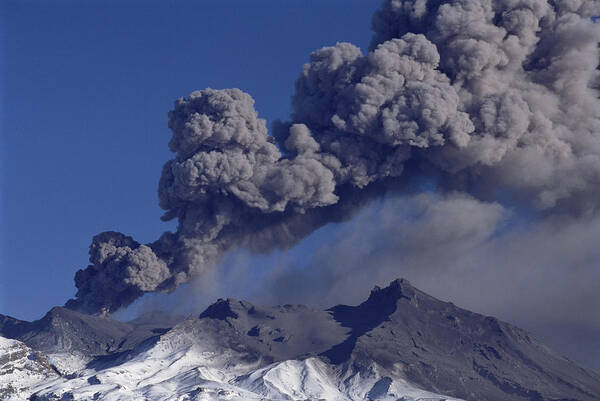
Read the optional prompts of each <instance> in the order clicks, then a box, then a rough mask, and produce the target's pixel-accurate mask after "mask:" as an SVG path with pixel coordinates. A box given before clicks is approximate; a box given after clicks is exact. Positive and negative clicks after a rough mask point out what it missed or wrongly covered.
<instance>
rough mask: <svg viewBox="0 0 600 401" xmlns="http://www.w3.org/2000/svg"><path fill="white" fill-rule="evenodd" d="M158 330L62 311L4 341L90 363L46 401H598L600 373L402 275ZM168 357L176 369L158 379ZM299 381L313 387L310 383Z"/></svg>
mask: <svg viewBox="0 0 600 401" xmlns="http://www.w3.org/2000/svg"><path fill="white" fill-rule="evenodd" d="M163 320H164V317H163ZM152 327H154V328H155V329H151V328H152ZM156 327H157V325H156V324H153V323H152V318H151V317H149V318H146V319H141V318H140V319H138V320H137V323H135V324H132V323H131V322H128V323H123V322H115V321H113V320H112V319H110V318H107V317H99V316H90V315H83V314H81V313H79V312H75V311H70V310H65V308H53V309H52V310H51V311H50V312H49V313H48V314H46V315H45V316H44V318H42V319H40V320H38V321H35V322H31V323H27V322H22V321H18V320H16V319H12V318H7V317H0V335H5V334H6V333H8V334H11V333H12V334H20V338H21V339H22V340H23V341H24V342H25V343H26V344H31V345H33V346H36V347H38V348H40V350H41V351H45V352H52V353H57V352H75V351H76V352H82V353H83V354H85V355H86V356H87V357H88V358H89V359H88V360H87V364H86V367H85V368H79V369H78V370H77V374H76V375H75V376H77V377H79V378H82V377H83V378H85V377H87V379H86V380H83V379H81V380H80V379H77V378H72V379H69V378H68V377H66V376H64V377H62V378H60V379H57V384H53V385H52V386H49V387H46V388H36V389H35V394H36V397H38V398H37V399H39V400H54V399H59V398H60V397H62V396H63V395H64V394H66V393H69V394H71V395H69V397H71V396H72V397H74V398H73V399H85V398H77V397H83V394H88V393H89V391H91V389H96V390H98V389H100V387H102V386H104V387H102V388H103V389H104V390H102V391H108V390H107V388H109V387H110V388H111V390H110V391H109V393H111V394H113V393H114V392H115V391H116V392H117V393H118V394H121V393H120V392H122V393H123V398H117V399H135V398H131V397H134V395H135V394H138V393H139V392H145V391H146V392H147V391H150V390H151V391H159V392H161V391H164V389H162V387H161V386H162V385H163V384H161V383H171V384H172V385H173V386H175V387H176V388H178V390H177V391H178V392H181V394H184V393H185V394H187V395H186V397H190V398H188V399H204V398H198V397H200V396H199V395H198V394H200V393H197V395H198V397H197V398H193V397H192V396H191V395H190V394H191V393H192V392H193V391H196V390H190V388H191V387H190V386H191V385H192V384H193V383H196V382H198V383H205V385H206V386H208V387H206V389H207V390H206V391H209V393H210V394H213V393H214V398H209V399H215V400H220V399H228V398H227V397H224V396H221V395H219V392H220V391H225V392H230V393H231V394H234V395H232V397H234V398H233V399H237V398H235V397H239V399H254V398H252V397H255V396H256V397H258V398H256V399H260V397H271V398H273V399H278V397H280V398H281V397H282V398H281V399H294V400H295V399H298V400H301V399H307V398H308V399H313V398H311V397H313V396H315V397H316V396H319V394H320V395H321V396H323V397H321V398H323V399H326V400H328V399H332V400H355V399H356V400H358V399H373V400H375V399H382V400H383V399H385V400H387V399H390V400H392V399H394V400H396V399H399V398H398V397H396V396H398V394H399V392H404V393H403V394H428V395H431V394H434V395H435V394H438V395H441V394H443V395H444V396H443V397H446V398H448V399H450V398H452V399H462V400H489V401H511V400H514V401H556V400H579V401H597V400H600V396H598V394H600V375H598V374H597V373H595V372H593V371H588V370H586V369H584V368H582V367H580V366H578V365H577V364H575V363H574V362H572V361H570V360H568V359H566V358H564V357H561V356H560V355H558V354H556V353H554V352H553V351H551V350H549V349H548V348H547V347H545V346H544V345H543V344H541V343H540V342H538V341H537V340H536V339H535V338H533V336H531V335H530V334H529V333H527V332H526V331H524V330H521V329H519V328H517V327H516V326H513V325H510V324H509V323H505V322H502V321H500V320H498V319H496V318H494V317H490V316H484V315H481V314H477V313H474V312H470V311H468V310H465V309H462V308H459V307H457V306H455V305H454V304H452V303H450V302H444V301H441V300H439V299H437V298H435V297H432V296H431V295H428V294H426V293H425V292H423V291H421V290H419V289H417V288H415V287H413V286H412V285H411V284H410V282H408V281H407V280H405V279H398V280H394V281H392V282H391V283H390V284H389V285H388V286H386V287H383V288H381V287H375V288H374V289H373V290H372V291H371V293H370V295H369V297H368V298H367V299H366V300H365V301H364V302H362V303H360V304H358V305H355V306H348V305H336V306H334V307H332V308H329V309H326V310H318V309H314V308H310V307H307V306H304V305H290V304H288V305H279V306H273V307H263V306H258V305H254V304H252V303H250V302H247V301H242V300H237V299H234V298H227V299H219V300H217V301H216V302H214V303H213V304H211V305H210V306H208V307H207V308H206V309H205V310H204V311H203V312H202V313H200V314H199V315H195V316H189V317H188V318H186V319H185V320H183V321H181V322H179V323H177V324H175V325H174V326H172V327H170V328H166V327H163V328H161V329H158V331H156ZM23 328H26V329H27V330H23ZM34 329H35V330H34ZM95 329H99V331H98V332H97V333H94V334H93V335H92V336H91V337H90V338H88V340H90V341H91V342H93V343H94V344H95V346H91V345H89V344H85V339H86V338H83V339H81V338H80V340H82V341H83V343H79V342H77V341H74V340H73V338H70V337H73V336H79V337H81V335H82V334H83V335H87V333H89V332H90V331H93V330H95ZM136 330H137V331H136ZM153 330H154V331H153ZM133 333H137V334H136V335H134V334H133ZM56 336H58V339H57V337H56ZM60 336H62V337H60ZM17 339H18V338H17ZM67 340H70V341H67ZM107 346H108V348H106V347H107ZM61 347H62V348H61ZM32 348H33V347H32ZM42 348H43V349H42ZM165 361H171V362H169V364H170V365H169V366H171V367H170V368H169V369H167V370H166V371H164V372H162V373H160V375H164V376H165V378H164V380H162V381H159V382H156V383H155V382H154V381H153V380H154V379H153V377H155V376H156V375H158V374H159V371H156V369H159V366H164V363H165ZM140 366H142V367H143V368H142V367H140ZM160 369H163V368H160ZM116 370H119V371H123V372H127V373H126V376H127V377H129V376H131V380H134V379H133V378H134V377H135V378H136V379H135V380H137V381H138V382H139V383H149V384H147V386H150V387H144V388H127V389H124V387H123V386H125V387H128V386H127V382H122V383H121V382H119V381H118V380H117V379H116V378H115V376H114V373H112V372H114V371H116ZM143 372H145V373H143ZM152 372H155V373H152ZM150 374H151V375H150ZM147 375H150V376H147ZM298 375H300V376H302V375H305V376H306V377H308V378H309V379H307V380H308V382H310V383H312V384H310V386H308V387H307V386H306V385H305V384H306V383H304V382H303V381H302V380H300V379H299V376H298ZM184 378H185V380H184ZM88 379H89V380H88ZM115 380H117V381H116V382H115ZM119 380H120V379H119ZM182 380H183V381H182ZM298 380H300V381H298ZM273 381H274V382H276V383H278V384H277V385H274V384H273V383H274V382H273ZM184 382H185V385H184ZM308 382H307V383H308ZM94 383H95V384H94ZM99 383H104V384H102V385H101V384H99ZM111 383H112V384H111ZM119 383H121V384H119ZM173 383H178V384H173ZM269 383H271V384H269ZM117 385H118V386H117ZM107 386H108V387H107ZM119 386H121V387H119ZM273 386H274V387H273ZM290 386H291V387H290ZM122 387H123V388H122ZM149 389H150V390H149ZM188 390H189V391H188ZM213 390H214V391H213ZM102 391H100V393H99V394H100V395H99V396H98V397H103V395H102V394H104V393H102ZM211 391H212V392H211ZM106 394H108V393H106ZM144 394H145V393H144ZM161 394H163V393H161ZM181 394H180V395H181ZM235 394H237V395H235ZM294 394H296V395H294ZM300 394H301V395H302V397H304V396H306V397H305V398H302V397H300ZM59 395H60V397H59ZM138 395H139V394H138ZM53 397H55V398H53ZM56 397H58V398H56ZM107 397H108V396H107ZM127 397H130V398H127ZM161 397H162V396H161ZM219 397H220V398H219ZM294 397H300V398H294ZM328 397H329V398H328ZM365 397H366V398H365ZM394 397H396V398H394ZM440 397H442V396H440ZM99 399H104V398H99ZM106 399H107V400H108V399H112V398H106ZM152 399H154V398H152ZM157 399H165V400H167V399H169V400H170V399H171V398H168V397H167V396H164V397H163V398H157ZM173 399H174V398H173ZM406 399H410V398H406ZM440 399H441V398H440Z"/></svg>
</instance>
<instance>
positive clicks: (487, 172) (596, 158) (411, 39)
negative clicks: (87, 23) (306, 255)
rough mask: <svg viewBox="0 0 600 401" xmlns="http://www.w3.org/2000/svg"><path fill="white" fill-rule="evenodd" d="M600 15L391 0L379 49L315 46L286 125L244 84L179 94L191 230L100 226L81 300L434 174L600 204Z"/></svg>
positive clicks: (107, 298)
mask: <svg viewBox="0 0 600 401" xmlns="http://www.w3.org/2000/svg"><path fill="white" fill-rule="evenodd" d="M599 13H600V1H598V0H593V1H590V0H587V1H578V0H571V1H554V0H497V1H492V0H454V1H440V0H436V1H434V0H430V1H427V0H410V1H409V0H388V1H385V2H384V3H383V5H382V6H381V8H380V9H379V10H378V11H377V12H376V14H375V15H374V17H373V30H374V32H375V35H374V37H373V41H372V44H371V50H370V52H369V53H368V54H367V55H363V54H362V53H361V51H360V49H358V48H357V47H356V46H354V45H352V44H349V43H338V44H337V45H336V46H333V47H325V48H323V49H320V50H318V51H316V52H314V53H313V54H311V57H310V62H309V63H308V64H306V65H305V66H304V67H303V71H302V73H301V75H300V77H299V78H298V80H297V81H296V91H295V94H294V96H293V98H292V106H293V114H292V116H291V121H289V122H279V123H277V124H275V125H274V127H273V134H272V135H269V134H268V132H267V129H266V124H265V121H264V120H262V119H260V118H258V116H257V113H256V111H255V109H254V102H253V100H252V98H251V97H250V96H249V95H248V94H245V93H243V92H241V91H240V90H238V89H228V90H212V89H206V90H203V91H197V92H193V93H192V94H191V95H190V96H189V97H187V98H181V99H179V100H177V101H176V102H175V107H174V110H172V111H171V112H170V114H169V127H170V128H171V130H172V132H173V137H172V139H171V141H170V143H169V147H170V149H171V150H172V151H173V152H174V153H175V157H174V158H173V159H172V160H170V161H168V162H167V163H166V164H165V166H164V168H163V172H162V176H161V178H160V183H159V198H160V206H161V207H162V208H163V209H164V210H165V211H166V213H165V215H164V217H163V218H164V219H165V220H170V219H175V218H177V219H178V223H179V225H178V229H177V232H175V233H165V234H164V235H163V236H162V237H161V238H160V239H159V240H157V241H156V242H154V243H151V244H148V245H141V244H139V243H137V242H135V241H134V240H133V239H132V238H130V237H126V236H124V235H123V234H120V233H115V232H108V233H102V234H100V235H98V236H96V237H95V238H94V240H93V242H92V245H91V247H90V262H91V265H90V266H88V267H87V268H86V269H83V270H79V271H78V272H77V274H76V276H75V282H76V286H77V288H78V292H77V294H76V298H75V299H73V300H70V301H69V302H68V303H67V306H69V307H72V308H77V309H81V310H84V311H87V312H100V311H114V310H116V309H118V308H119V307H121V306H126V305H128V304H130V303H131V302H133V300H135V299H136V298H137V297H139V296H141V295H142V294H143V293H145V292H150V291H171V290H173V289H174V288H176V287H177V286H178V285H179V284H181V283H183V282H186V281H189V280H190V279H191V278H192V277H194V276H196V275H198V274H200V273H201V272H203V271H205V270H206V269H208V268H210V267H212V266H214V265H215V264H216V263H217V262H218V261H219V260H220V258H221V257H222V256H223V254H224V253H225V252H227V251H228V250H230V249H232V248H234V247H239V246H242V247H247V248H249V249H251V250H254V251H257V252H268V251H270V250H272V249H275V248H286V247H289V246H291V245H293V244H294V243H296V242H297V241H299V240H300V239H302V238H303V237H305V236H306V235H308V234H310V233H311V232H313V231H314V230H315V229H317V228H318V227H321V226H323V225H325V224H327V223H329V222H332V221H340V220H344V219H347V218H349V217H351V216H352V214H353V213H354V212H355V211H356V210H358V209H359V208H360V207H361V206H362V205H363V204H364V203H365V202H367V201H368V200H369V199H372V198H373V197H376V196H378V195H379V194H381V193H382V192H385V191H386V190H387V189H389V188H391V187H393V186H396V187H397V186H399V185H400V186H401V185H404V184H405V183H406V182H407V181H408V182H410V180H411V177H414V176H415V175H416V174H420V175H430V176H441V177H443V180H442V187H443V188H441V189H456V190H464V191H468V192H470V193H471V194H473V195H475V196H478V197H480V198H483V199H494V198H496V197H497V196H499V195H502V196H507V195H510V196H512V197H514V198H516V199H523V200H526V201H531V202H532V203H533V206H535V207H537V208H539V209H540V210H545V211H552V210H561V209H565V210H571V211H576V212H577V213H579V214H583V215H588V216H589V215H591V214H595V213H596V211H597V209H598V201H597V199H598V195H599V190H600V100H599V98H598V95H599V92H598V90H599V89H600V74H599V71H598V69H597V67H598V62H599V56H600V54H599V50H598V42H600V24H595V23H594V22H592V19H591V17H592V16H593V15H597V14H599ZM276 143H277V145H278V146H277V145H276Z"/></svg>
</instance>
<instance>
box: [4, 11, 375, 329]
mask: <svg viewBox="0 0 600 401" xmlns="http://www.w3.org/2000/svg"><path fill="white" fill-rule="evenodd" d="M379 3H380V2H379V1H367V0H328V1H326V2H324V1H319V0H286V1H277V0H271V1H265V0H255V1H252V2H248V1H242V0H238V1H227V0H218V1H216V0H215V1H202V2H198V1H97V0H95V1H85V2H80V1H53V2H52V3H50V2H44V1H12V0H11V1H4V2H2V4H1V6H0V13H1V15H0V18H1V22H0V26H1V28H0V29H1V32H0V34H1V38H0V46H1V57H0V60H1V65H0V68H1V70H0V71H1V80H0V85H1V88H2V89H1V93H2V99H1V107H0V113H1V114H0V118H1V124H2V125H1V132H2V139H1V141H0V146H1V147H0V152H1V159H0V160H1V165H0V169H1V170H0V171H1V180H2V181H1V188H2V193H1V215H0V218H1V237H0V242H1V248H0V313H3V314H9V315H13V316H15V317H18V318H22V319H35V318H39V317H41V316H42V315H43V314H44V313H45V312H46V311H47V310H48V309H49V308H50V307H51V306H53V305H61V304H63V303H64V302H65V301H66V299H68V298H69V297H71V296H73V295H74V292H75V287H74V285H73V274H74V272H75V271H76V270H77V269H79V268H82V267H85V266H86V264H87V257H88V255H87V250H88V246H89V243H90V240H91V238H92V236H93V235H95V234H97V233H99V232H101V231H104V230H117V231H122V232H124V233H127V234H129V235H132V236H133V237H134V238H136V239H137V240H138V241H140V242H146V241H152V240H154V239H156V238H157V237H158V235H159V234H160V233H161V232H163V231H164V230H166V229H170V228H173V224H170V225H169V224H166V223H163V222H161V221H160V219H159V217H160V215H161V210H160V209H159V207H158V205H157V195H156V187H157V182H158V177H159V175H160V169H161V167H162V164H163V163H164V162H165V161H166V160H167V159H169V158H170V157H171V154H170V153H169V151H168V148H167V142H168V140H169V138H170V131H169V130H168V128H167V112H168V110H170V109H171V106H172V102H173V100H175V99H176V98H178V97H180V96H185V95H187V94H189V93H190V92H191V91H193V90H196V89H202V88H206V87H212V88H228V87H238V88H241V89H242V90H244V91H247V92H249V93H251V94H252V96H253V97H254V99H255V100H256V108H257V110H258V112H259V114H260V116H261V117H263V118H266V119H267V121H268V122H271V121H272V120H273V119H275V118H285V117H286V116H287V115H288V113H289V97H290V95H291V94H292V91H293V83H294V80H295V78H296V77H297V76H298V74H299V72H300V70H301V67H302V64H303V63H304V62H306V61H307V60H308V56H309V54H310V52H311V51H313V50H316V49H318V48H320V47H322V46H325V45H332V44H335V43H336V42H337V41H348V42H352V43H354V44H356V45H358V46H360V47H361V48H363V49H366V47H367V45H368V42H369V40H370V36H371V33H370V30H369V26H370V19H371V15H372V13H373V11H374V10H375V8H376V7H377V6H378V5H379ZM308 243H310V241H308Z"/></svg>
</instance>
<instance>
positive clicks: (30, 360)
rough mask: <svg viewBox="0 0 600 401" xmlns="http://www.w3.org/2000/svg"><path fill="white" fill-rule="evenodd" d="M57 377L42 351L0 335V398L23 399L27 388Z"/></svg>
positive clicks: (57, 374)
mask: <svg viewBox="0 0 600 401" xmlns="http://www.w3.org/2000/svg"><path fill="white" fill-rule="evenodd" d="M57 377H59V373H58V372H57V371H56V369H54V368H53V367H52V365H51V364H50V362H48V359H47V358H46V357H45V356H44V354H43V353H41V352H39V351H34V350H32V349H31V348H29V347H28V346H26V345H25V344H23V343H22V342H20V341H17V340H9V339H6V338H3V337H0V400H8V399H24V398H25V395H26V394H27V392H28V389H29V388H31V387H33V386H35V385H37V384H39V383H42V382H47V381H48V380H52V379H55V378H57Z"/></svg>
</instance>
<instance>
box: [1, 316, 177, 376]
mask: <svg viewBox="0 0 600 401" xmlns="http://www.w3.org/2000/svg"><path fill="white" fill-rule="evenodd" d="M175 319H176V320H175V321H173V319H172V318H171V319H170V320H169V319H167V318H165V317H163V316H160V318H159V317H158V316H154V318H153V319H148V317H141V318H138V319H137V320H134V321H131V322H127V323H125V322H120V321H117V320H114V319H111V318H109V317H105V316H93V315H86V314H83V313H80V312H76V311H73V310H71V309H67V308H64V307H54V308H52V309H51V310H50V311H49V312H48V313H46V315H44V317H42V318H41V319H39V320H36V321H34V322H26V321H21V320H17V319H15V318H12V317H10V316H4V315H0V336H3V337H6V338H11V339H16V340H19V341H21V342H23V343H25V344H26V345H28V346H29V347H31V348H33V349H35V350H38V351H42V352H44V353H45V354H46V355H47V356H48V358H49V360H50V361H51V363H52V364H53V365H54V366H55V367H56V368H57V369H58V370H59V371H61V372H63V373H72V372H73V371H74V370H78V369H81V368H83V367H84V366H85V364H86V363H88V362H90V361H92V360H94V359H95V358H97V357H99V356H104V355H106V356H109V355H114V354H116V353H121V352H124V351H127V350H130V349H131V348H133V347H134V346H135V345H137V344H139V343H141V342H143V341H145V340H146V339H148V338H151V337H154V336H157V335H159V334H162V333H164V332H166V331H168V330H169V329H170V328H171V327H173V325H174V324H175V323H176V321H180V320H181V319H177V318H175Z"/></svg>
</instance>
